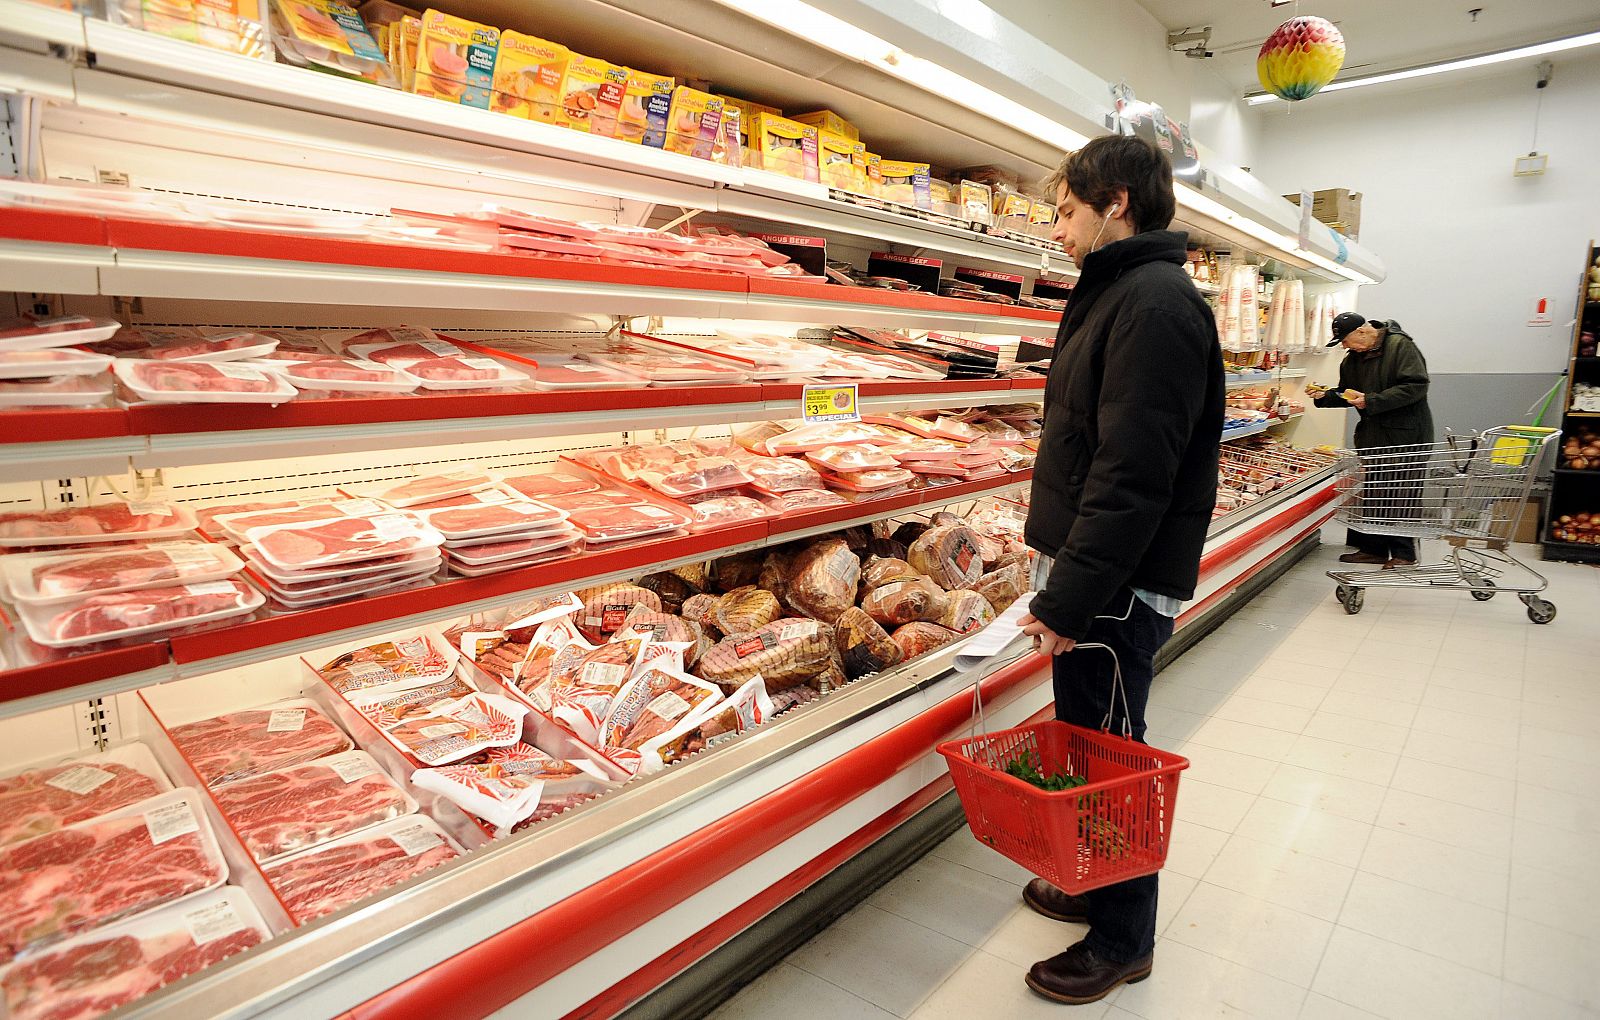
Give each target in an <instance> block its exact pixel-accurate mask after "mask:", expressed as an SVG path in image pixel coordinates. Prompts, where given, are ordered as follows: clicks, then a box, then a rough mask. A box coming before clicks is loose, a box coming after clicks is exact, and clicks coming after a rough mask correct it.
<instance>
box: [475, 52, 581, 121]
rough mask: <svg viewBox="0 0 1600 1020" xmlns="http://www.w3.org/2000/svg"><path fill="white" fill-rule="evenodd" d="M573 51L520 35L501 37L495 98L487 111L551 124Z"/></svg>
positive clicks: (495, 77)
mask: <svg viewBox="0 0 1600 1020" xmlns="http://www.w3.org/2000/svg"><path fill="white" fill-rule="evenodd" d="M571 62H572V51H571V50H569V49H567V48H566V47H565V46H562V45H561V44H560V43H553V42H545V41H544V40H543V39H539V38H536V37H535V36H531V35H523V34H522V33H521V32H512V31H509V30H508V31H505V32H501V33H500V54H499V56H498V57H496V58H495V62H494V97H493V98H492V99H491V100H490V104H489V108H490V109H491V110H494V111H496V112H497V113H509V114H511V115H512V116H513V117H521V118H523V119H524V120H536V121H538V122H540V123H541V124H554V123H555V122H556V121H557V119H558V118H559V117H560V111H561V83H562V82H564V81H565V80H566V77H567V65H568V64H570V63H571Z"/></svg>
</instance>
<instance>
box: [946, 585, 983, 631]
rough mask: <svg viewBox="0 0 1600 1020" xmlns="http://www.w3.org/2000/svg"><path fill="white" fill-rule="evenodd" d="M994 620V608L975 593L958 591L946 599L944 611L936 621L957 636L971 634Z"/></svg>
mask: <svg viewBox="0 0 1600 1020" xmlns="http://www.w3.org/2000/svg"><path fill="white" fill-rule="evenodd" d="M993 619H994V606H991V605H990V604H989V600H988V599H986V598H984V597H983V596H982V595H980V594H978V593H977V592H975V591H967V590H958V591H953V592H951V593H950V595H949V597H948V598H947V599H945V604H944V610H943V612H941V613H940V614H939V619H938V620H936V621H934V622H936V623H938V624H939V625H940V626H943V627H948V628H950V629H951V630H953V631H955V632H956V633H957V634H970V633H972V632H973V631H975V630H978V629H979V628H981V627H983V626H985V625H986V624H988V622H989V621H990V620H993Z"/></svg>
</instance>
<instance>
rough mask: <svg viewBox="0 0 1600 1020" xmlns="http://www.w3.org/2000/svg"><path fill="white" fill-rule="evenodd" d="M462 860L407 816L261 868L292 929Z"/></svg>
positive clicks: (439, 836) (428, 826)
mask: <svg viewBox="0 0 1600 1020" xmlns="http://www.w3.org/2000/svg"><path fill="white" fill-rule="evenodd" d="M459 856H461V846H460V844H458V843H457V842H456V841H455V840H453V839H451V838H450V837H449V836H448V835H446V834H445V831H444V830H443V829H441V828H439V826H438V824H437V823H436V822H434V821H433V819H431V818H424V817H421V816H418V815H405V816H403V817H400V818H396V819H395V820H394V821H391V822H384V823H382V824H381V825H375V826H373V827H371V828H369V829H362V830H361V831H360V832H357V833H353V834H351V835H349V836H345V837H343V838H341V839H336V840H334V841H333V842H331V843H326V844H324V845H322V846H320V847H316V848H314V849H311V850H306V851H304V852H303V853H298V854H294V855H292V856H289V857H285V858H283V859H282V860H280V861H276V862H274V863H273V864H272V865H270V866H269V867H267V868H264V869H262V870H263V872H264V873H265V874H266V876H267V881H268V882H269V883H271V885H272V888H273V890H274V891H275V892H276V893H277V894H278V897H279V898H280V899H282V900H283V903H284V905H285V906H286V907H288V908H289V915H290V916H291V917H292V918H293V919H294V921H295V923H296V924H305V923H306V922H307V921H310V920H313V919H315V918H318V917H321V916H322V915H323V914H331V913H332V912H333V911H335V910H338V909H339V908H340V907H343V906H346V905H347V904H350V903H354V902H355V901H357V900H361V899H365V898H366V897H368V896H370V895H372V894H373V893H376V892H381V891H383V890H384V889H387V888H389V887H390V886H392V885H397V884H399V883H401V882H404V881H405V880H406V879H408V878H414V877H415V876H417V875H420V874H422V873H423V872H424V871H427V870H429V869H430V868H435V867H438V866H439V865H441V864H443V863H444V862H446V861H448V860H452V859H453V858H456V857H459Z"/></svg>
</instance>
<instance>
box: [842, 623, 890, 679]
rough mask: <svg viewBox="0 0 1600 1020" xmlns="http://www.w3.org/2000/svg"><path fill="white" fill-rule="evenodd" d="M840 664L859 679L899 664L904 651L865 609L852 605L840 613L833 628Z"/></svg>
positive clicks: (850, 676) (849, 673)
mask: <svg viewBox="0 0 1600 1020" xmlns="http://www.w3.org/2000/svg"><path fill="white" fill-rule="evenodd" d="M834 640H835V641H837V642H838V646H839V659H840V665H841V667H842V668H843V669H844V674H845V676H846V677H848V678H849V679H851V680H858V679H860V678H861V677H864V676H867V675H869V674H871V673H877V672H880V671H882V670H885V669H888V668H889V667H890V666H895V665H898V664H899V663H900V660H901V659H902V658H903V657H904V653H902V652H901V651H900V646H899V645H897V644H895V643H894V640H893V639H892V638H890V637H889V632H888V631H886V630H884V629H883V627H882V626H880V625H879V623H878V621H876V620H874V619H873V618H872V617H871V616H870V615H868V614H867V612H866V611H865V610H864V609H859V608H857V607H855V606H851V607H850V608H849V609H846V610H845V611H844V612H843V613H841V614H840V615H839V620H838V623H837V624H836V625H835V627H834Z"/></svg>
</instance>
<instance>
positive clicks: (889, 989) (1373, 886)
mask: <svg viewBox="0 0 1600 1020" xmlns="http://www.w3.org/2000/svg"><path fill="white" fill-rule="evenodd" d="M1327 537H1328V539H1329V540H1330V542H1333V543H1337V542H1338V541H1340V540H1341V539H1342V532H1340V533H1338V534H1335V533H1334V532H1332V531H1330V532H1329V534H1328V536H1327ZM1341 551H1343V547H1342V545H1338V544H1329V545H1325V546H1323V547H1322V548H1321V549H1319V550H1318V551H1317V552H1316V553H1314V554H1313V555H1312V556H1310V557H1308V558H1307V559H1306V560H1304V561H1302V562H1301V563H1300V564H1299V565H1298V566H1296V567H1295V568H1294V570H1292V571H1291V572H1290V573H1289V574H1287V575H1285V576H1284V577H1283V578H1282V579H1280V580H1279V581H1278V582H1277V583H1276V584H1274V585H1273V586H1272V587H1271V588H1270V589H1269V590H1268V591H1266V592H1265V593H1263V594H1262V595H1261V596H1260V597H1259V598H1257V599H1256V600H1255V601H1254V602H1253V603H1252V604H1251V605H1250V606H1248V607H1246V608H1245V609H1244V610H1243V611H1241V612H1240V613H1238V614H1237V615H1236V616H1234V618H1233V619H1232V620H1230V621H1228V623H1226V624H1225V625H1224V626H1223V627H1222V628H1220V629H1219V630H1218V631H1217V632H1216V633H1214V634H1213V635H1211V636H1210V637H1208V638H1207V639H1206V640H1205V641H1204V642H1202V643H1201V644H1200V645H1199V646H1198V647H1196V648H1195V649H1193V650H1192V651H1191V652H1190V653H1189V654H1188V655H1185V656H1184V657H1183V658H1182V659H1181V660H1179V661H1178V662H1177V663H1176V664H1174V665H1173V666H1172V667H1171V668H1170V669H1168V670H1167V671H1166V672H1165V673H1163V674H1162V675H1161V676H1159V677H1158V678H1157V679H1156V685H1155V690H1154V692H1153V694H1152V696H1151V704H1150V712H1149V724H1150V736H1149V739H1150V741H1151V742H1152V743H1154V744H1157V745H1159V746H1164V747H1168V748H1171V749H1174V750H1178V751H1180V752H1182V753H1183V754H1185V755H1186V756H1188V757H1189V758H1190V760H1191V762H1192V766H1191V768H1190V770H1189V772H1187V773H1186V774H1185V776H1184V779H1183V785H1182V787H1181V790H1180V795H1179V800H1178V819H1179V821H1180V826H1179V828H1178V829H1177V834H1176V838H1175V840H1174V846H1173V848H1172V852H1171V855H1170V857H1169V859H1168V863H1167V868H1166V870H1165V871H1164V872H1163V874H1162V880H1161V882H1162V884H1161V909H1160V917H1159V919H1158V923H1159V926H1160V933H1161V934H1160V939H1159V941H1158V944H1157V946H1156V966H1155V973H1154V975H1153V976H1152V977H1151V979H1150V980H1148V981H1146V982H1144V983H1142V984H1139V985H1135V986H1130V987H1126V988H1122V989H1119V990H1118V991H1117V992H1116V993H1114V994H1113V995H1112V996H1111V997H1110V998H1109V999H1108V1000H1106V1001H1105V1002H1101V1003H1096V1004H1094V1005H1090V1006H1081V1007H1064V1006H1056V1005H1053V1004H1050V1003H1047V1002H1045V1001H1044V1000H1042V999H1039V998H1038V997H1036V996H1034V995H1033V994H1032V993H1030V992H1029V991H1028V990H1027V988H1026V987H1025V986H1024V985H1023V983H1022V975H1023V973H1024V971H1025V970H1026V968H1027V967H1028V966H1029V965H1030V964H1032V963H1033V962H1034V961H1036V960H1040V959H1043V958H1045V957H1047V956H1051V955H1054V954H1055V953H1057V952H1060V951H1061V950H1062V949H1063V948H1065V947H1066V946H1067V945H1068V944H1070V943H1072V942H1075V941H1077V939H1078V938H1080V937H1081V935H1082V929H1081V928H1080V927H1078V926H1069V925H1062V924H1058V923H1056V922H1053V921H1048V920H1045V919H1044V918H1041V917H1038V916H1036V915H1035V914H1033V913H1032V912H1030V911H1028V910H1027V909H1025V908H1023V907H1022V906H1021V905H1020V900H1019V899H1018V894H1019V891H1020V887H1021V885H1022V884H1023V883H1024V882H1025V881H1026V880H1027V879H1028V878H1029V877H1030V876H1029V875H1027V874H1026V873H1025V872H1024V871H1023V870H1022V869H1021V868H1019V867H1017V866H1015V865H1013V864H1012V863H1011V862H1009V861H1007V860H1006V859H1004V858H1002V857H1000V856H999V855H998V854H995V853H994V852H992V851H990V850H988V849H986V848H984V847H982V846H981V845H979V844H978V843H977V842H976V841H975V840H973V838H972V837H971V835H970V834H969V833H968V832H967V830H966V829H965V828H963V829H962V830H961V831H960V832H958V833H956V834H955V835H954V836H952V837H951V838H950V839H948V840H946V841H945V842H944V843H942V844H941V845H940V846H939V847H938V848H936V849H935V850H934V851H933V852H932V853H931V854H930V855H929V856H927V857H925V858H924V859H923V860H921V861H920V862H918V863H917V864H916V865H914V866H913V867H911V868H910V869H909V870H907V871H906V872H904V873H903V874H901V875H900V876H899V877H897V878H895V879H894V880H893V881H892V882H890V883H889V884H888V885H886V886H885V887H884V888H883V889H881V890H879V891H878V892H877V893H876V894H874V895H873V896H872V897H871V898H870V899H868V900H867V901H866V902H865V903H863V904H861V905H860V906H859V907H857V908H856V909H855V910H854V911H852V912H851V913H850V914H848V915H847V916H845V917H844V918H842V919H841V920H840V921H838V922H837V923H836V924H834V925H833V926H832V927H831V928H829V929H828V930H827V931H825V932H823V933H822V934H821V935H819V936H817V937H816V938H815V939H813V940H812V941H811V942H810V943H808V944H807V945H806V946H804V947H802V948H801V949H800V950H798V951H797V952H795V953H794V954H792V955H791V956H790V957H789V958H788V960H786V961H785V962H784V963H782V964H780V965H778V966H777V967H776V968H775V969H773V970H771V971H769V972H768V973H767V974H765V975H763V976H762V977H761V978H760V979H759V980H757V981H756V982H755V983H753V984H752V985H750V986H749V987H748V988H746V989H744V990H743V991H742V992H740V993H739V995H738V996H737V997H735V998H734V999H733V1000H731V1001H730V1002H728V1003H727V1004H726V1005H724V1006H723V1007H722V1008H721V1009H719V1010H718V1011H717V1012H716V1013H715V1014H713V1016H714V1017H715V1018H716V1020H740V1018H745V1017H750V1018H760V1020H785V1018H788V1017H795V1018H799V1017H805V1018H807V1020H811V1018H814V1017H819V1016H821V1017H828V1018H832V1020H848V1018H855V1017H862V1018H889V1017H912V1018H915V1020H939V1018H950V1020H986V1018H997V1017H999V1018H1028V1017H1060V1016H1071V1017H1074V1018H1084V1020H1091V1018H1101V1017H1105V1018H1119V1020H1128V1018H1133V1017H1142V1018H1144V1020H1173V1018H1185V1017H1224V1016H1260V1017H1269V1018H1280V1017H1281V1018H1294V1017H1300V1018H1302V1020H1334V1018H1365V1017H1390V1018H1396V1020H1402V1018H1403V1020H1413V1018H1417V1020H1422V1018H1430V1017H1439V1018H1442V1020H1477V1018H1529V1020H1559V1018H1567V1017H1600V921H1597V920H1596V918H1597V916H1600V867H1596V866H1595V862H1596V861H1597V860H1600V569H1596V568H1592V567H1581V566H1575V565H1568V564H1559V563H1538V562H1537V557H1536V556H1534V555H1532V550H1527V549H1523V550H1519V551H1520V552H1523V553H1525V554H1527V555H1528V558H1529V559H1530V560H1531V561H1533V562H1535V565H1536V566H1537V567H1538V568H1539V569H1540V570H1541V571H1543V572H1544V573H1546V574H1547V575H1548V576H1549V577H1550V591H1549V592H1548V593H1547V595H1548V597H1549V598H1550V599H1551V600H1552V601H1554V602H1555V603H1556V604H1557V606H1558V608H1559V611H1560V612H1559V616H1558V617H1557V619H1556V620H1555V622H1553V623H1551V624H1549V625H1548V626H1543V627H1536V626H1534V625H1533V624H1531V623H1530V622H1528V620H1527V617H1526V616H1525V614H1524V610H1523V607H1522V606H1521V604H1519V603H1518V602H1517V601H1516V600H1515V599H1514V598H1512V597H1510V596H1506V595H1501V596H1500V597H1498V598H1496V599H1494V600H1493V601H1491V602H1489V603H1486V604H1479V603H1476V602H1473V601H1472V600H1471V599H1470V598H1468V597H1467V595H1466V594H1464V593H1445V592H1431V591H1416V590H1390V591H1385V590H1373V591H1370V592H1369V593H1368V595H1367V600H1366V607H1365V609H1364V611H1363V612H1362V613H1361V614H1360V615H1358V616H1348V615H1346V614H1345V613H1344V611H1343V610H1342V609H1341V608H1340V606H1339V605H1338V604H1337V603H1336V602H1335V601H1334V599H1333V594H1332V588H1333V586H1332V583H1331V582H1329V581H1328V580H1327V579H1326V578H1325V577H1324V576H1323V572H1324V571H1325V570H1327V569H1328V567H1329V565H1330V564H1331V563H1332V562H1333V560H1334V558H1335V557H1336V556H1337V555H1338V554H1339V553H1340V552H1341ZM1435 554H1436V555H1437V553H1435Z"/></svg>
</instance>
